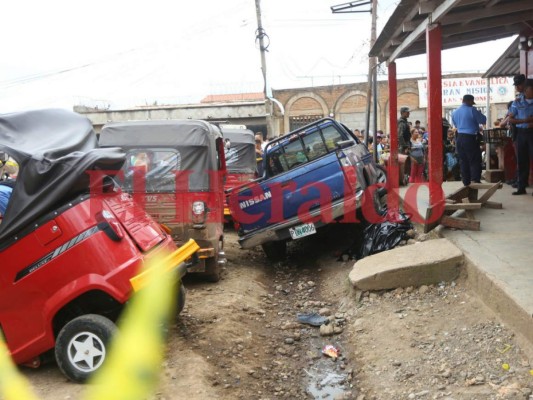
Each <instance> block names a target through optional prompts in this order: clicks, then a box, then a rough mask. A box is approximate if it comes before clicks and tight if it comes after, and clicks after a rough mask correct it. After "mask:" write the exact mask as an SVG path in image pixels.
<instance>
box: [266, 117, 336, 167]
mask: <svg viewBox="0 0 533 400" xmlns="http://www.w3.org/2000/svg"><path fill="white" fill-rule="evenodd" d="M342 140H344V137H343V136H342V133H341V132H339V131H338V130H337V128H335V126H332V125H327V126H325V127H324V126H322V127H315V128H311V130H310V131H307V132H302V134H301V135H300V136H296V135H294V136H293V137H291V138H290V139H286V140H285V141H283V142H281V143H280V144H279V145H277V146H275V147H274V148H273V150H270V151H268V155H267V162H268V172H269V176H275V175H278V174H281V173H283V172H287V171H290V170H291V169H293V168H295V167H297V166H299V165H302V164H304V163H307V162H309V161H313V160H316V159H318V158H320V157H322V156H324V155H326V154H328V153H329V152H332V151H335V150H336V149H337V143H338V142H340V141H342ZM282 143H283V144H282Z"/></svg>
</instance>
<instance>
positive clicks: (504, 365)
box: [502, 363, 511, 371]
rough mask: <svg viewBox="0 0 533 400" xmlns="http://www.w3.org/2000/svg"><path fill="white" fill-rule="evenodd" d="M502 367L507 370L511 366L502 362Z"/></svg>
mask: <svg viewBox="0 0 533 400" xmlns="http://www.w3.org/2000/svg"><path fill="white" fill-rule="evenodd" d="M502 368H503V369H504V370H505V371H509V369H510V368H511V366H510V365H509V364H507V363H504V364H502Z"/></svg>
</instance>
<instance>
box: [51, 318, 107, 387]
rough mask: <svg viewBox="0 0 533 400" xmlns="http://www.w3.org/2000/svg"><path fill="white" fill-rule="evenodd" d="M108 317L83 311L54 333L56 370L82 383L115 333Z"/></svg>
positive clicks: (98, 363) (97, 365) (99, 363)
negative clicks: (57, 332) (55, 337)
mask: <svg viewBox="0 0 533 400" xmlns="http://www.w3.org/2000/svg"><path fill="white" fill-rule="evenodd" d="M116 330H117V327H116V325H115V324H114V323H113V322H112V321H111V320H109V319H107V318H105V317H103V316H101V315H97V314H87V315H82V316H81V317H77V318H74V319H73V320H72V321H70V322H69V323H68V324H66V325H65V326H64V327H63V329H61V331H60V332H59V335H58V336H57V340H56V345H55V356H56V361H57V365H58V366H59V369H60V370H61V372H63V374H65V376H66V377H67V378H68V379H70V380H71V381H74V382H85V381H86V380H87V379H88V378H89V377H90V376H91V375H92V374H93V373H94V372H96V371H97V370H98V369H99V368H100V367H101V366H102V364H103V363H104V361H105V359H106V357H107V353H108V350H109V349H108V344H109V341H110V339H111V337H112V336H113V335H114V333H115V332H116Z"/></svg>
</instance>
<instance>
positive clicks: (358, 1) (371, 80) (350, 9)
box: [331, 0, 378, 157]
mask: <svg viewBox="0 0 533 400" xmlns="http://www.w3.org/2000/svg"><path fill="white" fill-rule="evenodd" d="M366 5H370V10H356V8H358V7H361V6H366ZM377 9H378V1H377V0H355V1H351V2H349V3H343V4H338V5H335V6H332V7H331V11H332V12H333V13H334V14H335V13H360V12H370V13H372V24H371V28H370V48H372V47H373V46H374V43H376V19H377ZM372 88H374V90H372ZM372 92H374V118H373V130H374V132H373V134H374V138H373V146H374V157H377V140H376V138H377V132H376V131H377V59H376V57H369V59H368V85H367V91H366V115H365V117H366V118H365V145H367V146H368V136H369V134H370V110H371V106H372Z"/></svg>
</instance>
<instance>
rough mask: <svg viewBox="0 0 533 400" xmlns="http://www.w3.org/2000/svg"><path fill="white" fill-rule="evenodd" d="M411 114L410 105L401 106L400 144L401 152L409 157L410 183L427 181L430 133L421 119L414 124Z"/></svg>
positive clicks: (408, 173) (399, 121) (408, 171)
mask: <svg viewBox="0 0 533 400" xmlns="http://www.w3.org/2000/svg"><path fill="white" fill-rule="evenodd" d="M410 115H411V110H410V108H409V107H401V108H400V119H399V120H398V144H399V153H400V154H404V155H406V156H408V157H409V161H410V162H409V163H407V166H408V167H407V170H406V171H405V173H406V174H407V175H409V182H410V183H420V182H425V181H426V171H427V157H426V154H427V152H426V148H427V143H428V134H427V131H426V130H425V129H424V127H422V126H421V123H420V121H419V120H417V121H415V125H414V126H413V125H412V124H411V123H410V122H409V121H408V118H409V116H410Z"/></svg>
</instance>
